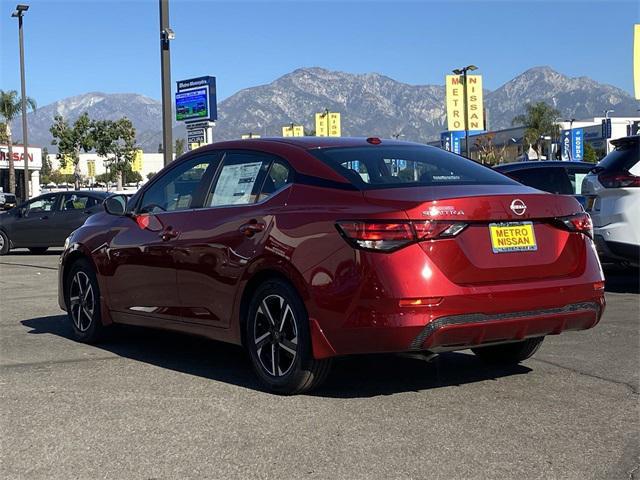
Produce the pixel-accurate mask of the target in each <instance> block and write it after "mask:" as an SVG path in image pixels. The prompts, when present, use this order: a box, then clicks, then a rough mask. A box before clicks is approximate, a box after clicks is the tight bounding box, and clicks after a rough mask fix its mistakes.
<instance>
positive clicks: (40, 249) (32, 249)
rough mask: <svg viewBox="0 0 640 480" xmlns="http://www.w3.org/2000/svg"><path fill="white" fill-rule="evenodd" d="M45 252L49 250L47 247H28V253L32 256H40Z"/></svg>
mask: <svg viewBox="0 0 640 480" xmlns="http://www.w3.org/2000/svg"><path fill="white" fill-rule="evenodd" d="M47 250H49V247H29V251H30V252H31V253H33V254H34V255H42V254H43V253H45V252H46V251H47Z"/></svg>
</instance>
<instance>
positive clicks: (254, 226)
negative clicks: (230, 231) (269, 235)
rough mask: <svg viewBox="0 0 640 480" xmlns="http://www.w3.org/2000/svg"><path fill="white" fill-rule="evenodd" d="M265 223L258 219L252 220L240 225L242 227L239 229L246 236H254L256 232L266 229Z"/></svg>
mask: <svg viewBox="0 0 640 480" xmlns="http://www.w3.org/2000/svg"><path fill="white" fill-rule="evenodd" d="M264 227H265V225H264V223H260V222H258V221H257V220H255V219H254V220H250V221H249V222H248V223H245V224H244V225H242V226H240V228H238V230H239V231H240V233H242V234H243V235H244V236H245V237H253V236H254V235H255V234H256V233H259V232H261V231H263V230H264Z"/></svg>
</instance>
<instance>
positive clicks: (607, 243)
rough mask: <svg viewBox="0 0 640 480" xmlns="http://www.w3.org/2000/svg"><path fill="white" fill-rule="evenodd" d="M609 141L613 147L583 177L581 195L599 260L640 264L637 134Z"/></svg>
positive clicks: (639, 151) (639, 146) (639, 150)
mask: <svg viewBox="0 0 640 480" xmlns="http://www.w3.org/2000/svg"><path fill="white" fill-rule="evenodd" d="M611 143H612V144H613V145H614V146H615V150H614V151H612V152H611V153H610V154H609V155H607V156H606V157H604V158H603V159H602V160H601V161H600V162H599V163H598V164H597V165H596V166H595V168H594V169H593V170H591V172H590V173H589V174H588V175H587V176H586V177H585V178H584V180H583V182H582V194H583V195H584V196H585V197H586V199H587V200H586V210H587V211H588V212H589V213H590V214H591V218H592V219H593V226H594V240H595V244H596V248H597V249H598V254H599V255H600V259H601V260H602V261H603V262H616V263H622V264H627V265H635V266H640V260H639V256H640V255H639V252H640V136H638V135H635V136H632V137H624V138H619V139H617V140H614V141H612V142H611Z"/></svg>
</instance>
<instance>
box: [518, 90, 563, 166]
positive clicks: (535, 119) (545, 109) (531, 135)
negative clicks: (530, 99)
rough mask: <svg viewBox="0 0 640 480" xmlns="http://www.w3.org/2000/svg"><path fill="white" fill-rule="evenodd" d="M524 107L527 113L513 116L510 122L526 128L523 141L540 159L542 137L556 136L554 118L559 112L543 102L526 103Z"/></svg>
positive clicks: (556, 130) (556, 126) (556, 129)
mask: <svg viewBox="0 0 640 480" xmlns="http://www.w3.org/2000/svg"><path fill="white" fill-rule="evenodd" d="M525 108H526V111H527V113H525V114H524V115H518V116H517V117H515V118H514V119H513V121H512V122H511V124H512V125H522V126H524V127H525V128H526V130H525V131H524V143H526V144H529V145H531V146H532V147H533V149H534V150H535V152H536V154H537V155H538V160H540V157H541V155H542V146H543V144H544V140H543V139H544V137H551V138H557V136H558V133H559V132H558V125H556V124H555V119H556V118H557V117H558V115H560V112H559V111H558V110H556V109H555V108H553V107H551V106H550V105H548V104H546V103H545V102H538V103H534V104H531V103H528V104H527V105H526V107H525ZM549 153H551V152H549Z"/></svg>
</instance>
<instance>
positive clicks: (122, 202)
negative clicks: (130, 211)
mask: <svg viewBox="0 0 640 480" xmlns="http://www.w3.org/2000/svg"><path fill="white" fill-rule="evenodd" d="M102 205H103V206H104V211H105V212H107V213H108V214H109V215H116V216H118V217H123V216H124V215H125V213H126V212H127V197H125V196H124V195H122V194H115V195H110V196H108V197H107V198H106V199H105V200H104V202H103V203H102Z"/></svg>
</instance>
